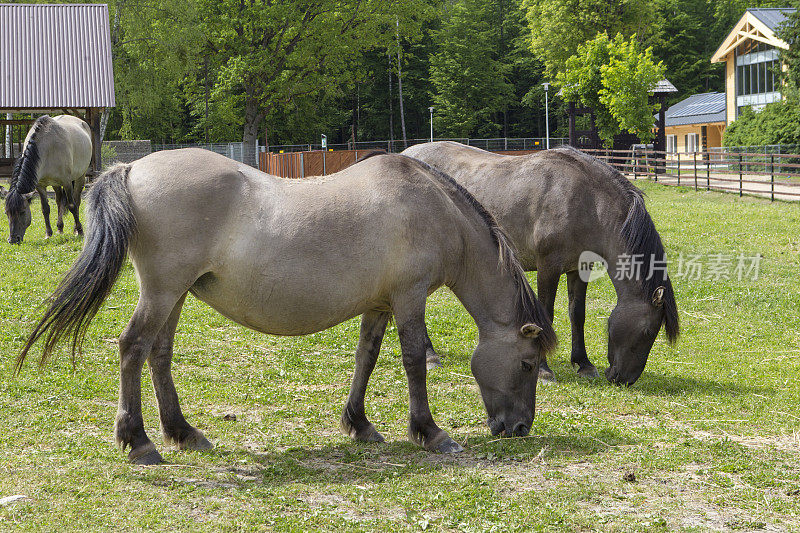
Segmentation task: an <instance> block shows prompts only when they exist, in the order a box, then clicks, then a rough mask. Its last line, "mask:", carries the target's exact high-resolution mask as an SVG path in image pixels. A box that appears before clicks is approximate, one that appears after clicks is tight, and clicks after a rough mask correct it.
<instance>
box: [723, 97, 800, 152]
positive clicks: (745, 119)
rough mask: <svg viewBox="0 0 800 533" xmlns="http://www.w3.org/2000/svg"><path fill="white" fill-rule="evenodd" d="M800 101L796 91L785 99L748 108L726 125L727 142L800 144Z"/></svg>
mask: <svg viewBox="0 0 800 533" xmlns="http://www.w3.org/2000/svg"><path fill="white" fill-rule="evenodd" d="M798 117H800V103H798V97H797V94H796V92H795V93H794V94H791V95H789V96H788V97H787V98H786V99H785V100H781V101H779V102H775V103H772V104H767V105H766V106H764V108H763V109H762V110H761V111H758V112H755V111H753V110H752V109H751V108H749V107H747V108H745V109H744V110H743V111H742V113H741V114H740V115H739V118H737V119H736V120H735V121H734V122H733V123H731V124H730V125H729V126H728V127H727V128H725V133H724V136H723V144H724V145H725V146H755V145H765V144H800V121H798V120H797V119H798Z"/></svg>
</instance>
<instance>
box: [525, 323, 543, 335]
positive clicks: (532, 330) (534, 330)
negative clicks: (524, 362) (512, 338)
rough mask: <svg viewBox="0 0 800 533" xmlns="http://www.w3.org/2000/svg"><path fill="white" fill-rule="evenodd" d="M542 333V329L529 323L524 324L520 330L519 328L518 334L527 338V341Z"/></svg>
mask: <svg viewBox="0 0 800 533" xmlns="http://www.w3.org/2000/svg"><path fill="white" fill-rule="evenodd" d="M541 332H542V328H540V327H539V326H537V325H536V324H534V323H533V322H529V323H528V324H525V325H524V326H522V327H521V328H519V334H520V335H522V336H523V337H528V338H529V339H535V338H536V337H538V336H539V333H541Z"/></svg>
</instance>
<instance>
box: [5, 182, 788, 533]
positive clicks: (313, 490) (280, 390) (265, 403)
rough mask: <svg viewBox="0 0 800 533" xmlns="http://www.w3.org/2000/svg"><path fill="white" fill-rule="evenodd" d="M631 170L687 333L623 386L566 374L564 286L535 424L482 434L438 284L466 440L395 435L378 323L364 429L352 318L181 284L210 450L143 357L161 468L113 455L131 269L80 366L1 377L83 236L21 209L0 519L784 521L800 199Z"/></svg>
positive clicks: (607, 301) (182, 526)
mask: <svg viewBox="0 0 800 533" xmlns="http://www.w3.org/2000/svg"><path fill="white" fill-rule="evenodd" d="M639 185H640V186H641V187H642V188H643V189H644V190H645V191H646V192H647V194H648V200H647V202H648V208H649V209H650V211H651V213H652V215H653V217H654V219H655V221H656V225H657V227H658V228H659V230H660V232H661V235H662V237H663V239H664V241H665V245H666V248H667V250H668V254H669V256H670V260H671V263H672V273H673V277H674V284H675V288H676V293H677V299H678V306H679V308H680V317H681V321H682V326H683V335H682V337H681V339H680V341H679V342H678V344H677V345H676V346H674V347H672V346H669V345H668V344H667V343H666V342H665V340H664V338H663V334H662V335H661V336H659V339H658V340H657V341H656V345H655V346H654V349H653V352H652V354H651V356H650V360H649V362H648V365H647V368H646V370H645V372H644V374H643V375H642V377H641V379H640V380H639V382H637V383H636V384H635V385H634V386H633V387H630V388H620V387H615V386H611V385H609V384H608V383H607V382H606V381H605V379H604V378H601V379H597V380H594V381H586V380H581V379H578V378H577V377H576V375H575V373H574V372H573V370H572V369H571V368H570V366H569V363H568V360H569V345H570V342H569V323H568V319H567V317H566V288H565V286H564V285H563V283H562V287H561V289H560V292H559V299H558V301H557V304H556V306H557V307H556V310H557V311H556V313H557V317H556V330H557V332H558V333H559V336H560V339H561V344H560V346H559V348H558V351H557V353H556V354H554V355H553V356H551V359H550V361H551V365H552V367H553V369H554V371H555V372H556V375H557V377H558V379H559V382H558V383H555V384H551V385H540V386H539V389H538V402H537V416H536V420H535V422H534V425H533V429H532V432H531V435H530V436H528V437H526V438H516V439H498V438H493V437H491V436H490V434H489V431H488V429H487V427H486V426H485V423H484V419H485V412H484V409H483V406H482V404H481V401H480V398H479V395H478V389H477V386H476V385H475V382H474V380H473V378H472V377H471V375H470V371H469V357H470V355H471V353H472V349H473V348H474V346H475V344H476V334H477V332H476V328H475V326H474V323H473V322H472V321H471V319H470V318H469V316H468V315H467V314H466V312H465V311H464V309H463V308H462V307H461V306H460V304H459V303H458V302H457V300H456V299H455V297H454V296H453V295H452V294H451V293H449V292H448V291H446V290H440V291H438V292H436V293H435V294H434V295H433V296H432V297H431V298H430V300H429V307H428V324H429V328H430V332H431V338H432V339H433V341H434V343H435V345H436V346H437V347H438V348H439V349H440V351H441V353H442V354H443V356H444V358H443V361H444V367H443V368H440V369H437V370H436V371H434V372H432V373H431V374H429V377H428V384H429V390H430V396H431V405H432V409H433V413H434V417H435V419H436V420H437V421H438V422H439V425H440V426H442V427H443V428H444V429H446V430H448V431H449V432H450V434H451V436H453V438H455V439H456V440H457V441H459V442H461V443H462V444H464V446H465V447H466V451H465V452H464V453H462V454H459V455H456V456H442V455H434V454H430V453H426V452H424V451H422V450H421V449H418V448H417V447H415V446H413V445H411V444H410V443H409V442H408V441H407V439H406V429H405V428H406V420H407V409H408V398H407V385H406V379H405V376H404V373H403V369H402V365H401V362H400V352H399V344H398V341H397V333H396V329H394V328H391V327H390V330H389V332H388V333H387V337H386V340H385V343H384V347H383V349H382V351H381V355H380V358H379V360H378V365H377V368H376V371H375V374H374V375H373V378H372V380H371V382H370V389H369V391H368V394H367V414H368V416H369V417H370V418H371V419H372V421H373V422H374V423H375V425H376V427H377V428H378V430H379V431H381V432H382V433H383V434H384V435H385V436H386V438H387V442H386V443H385V444H383V445H365V444H359V443H355V442H352V441H351V440H350V439H349V438H348V437H345V436H343V435H342V434H341V433H340V432H339V426H338V424H339V415H340V410H341V408H342V406H343V404H344V401H345V398H346V395H347V391H348V386H349V380H350V375H351V372H352V370H353V352H354V350H355V347H356V343H357V339H358V324H359V323H358V320H357V319H356V320H352V321H349V322H347V323H344V324H342V325H340V326H338V327H335V328H332V329H330V330H327V331H324V332H321V333H318V334H315V335H309V336H306V337H298V338H280V337H271V336H265V335H261V334H258V333H255V332H252V331H249V330H245V329H244V328H241V327H239V326H237V325H234V324H232V323H231V322H229V321H228V320H226V319H225V318H223V317H222V316H220V315H219V314H217V313H216V312H214V311H213V310H211V309H210V308H209V307H207V306H206V305H205V304H202V303H200V302H198V301H197V300H195V299H193V298H192V297H190V298H189V299H188V300H187V304H186V306H185V308H184V312H183V316H182V320H181V324H180V326H179V328H178V336H177V340H176V353H175V359H174V369H173V373H174V375H175V379H176V385H177V388H178V393H179V394H180V396H181V400H182V405H183V409H184V412H185V414H186V416H187V419H188V420H189V421H190V422H191V423H193V424H195V425H196V426H198V427H199V428H201V429H202V430H203V431H205V433H206V436H207V437H208V438H209V439H210V440H211V441H212V442H214V443H215V444H216V448H215V449H214V450H213V451H212V452H208V453H199V452H178V451H177V450H174V449H170V448H165V447H164V446H163V445H162V439H161V436H160V432H159V429H158V417H157V411H156V406H155V399H154V395H153V392H152V388H151V386H150V382H149V374H148V372H147V371H145V374H144V376H145V377H144V379H143V385H144V393H143V402H144V416H145V426H146V428H147V430H148V432H149V434H150V436H151V438H152V439H153V440H154V442H155V443H156V445H157V446H158V447H159V449H160V450H161V451H162V454H163V455H164V457H165V459H166V460H167V461H169V464H167V465H164V466H158V467H136V466H130V465H128V464H127V462H126V458H125V456H124V455H123V454H122V453H121V452H119V451H118V450H117V449H116V447H115V446H114V442H113V437H112V425H113V420H114V415H115V412H116V400H117V385H118V355H117V351H116V348H117V347H116V344H115V342H116V340H115V339H116V337H117V336H118V335H119V333H120V331H121V330H122V328H123V327H124V325H125V324H126V322H127V320H128V318H129V317H130V315H131V312H132V310H133V307H134V304H135V302H136V296H137V287H136V282H135V277H134V273H133V269H132V267H131V266H130V265H128V266H126V267H125V269H124V270H123V274H122V277H121V279H120V282H119V283H118V285H117V287H116V289H115V291H114V293H113V294H112V296H111V297H110V298H109V300H108V301H107V303H106V305H105V306H104V307H103V309H102V310H101V312H100V314H99V315H98V317H97V318H96V319H95V321H94V322H93V324H92V326H91V328H90V329H89V334H88V338H87V346H86V350H85V352H84V354H83V355H82V356H81V357H79V358H78V359H77V361H76V362H75V366H74V368H73V366H72V364H71V362H70V359H69V356H68V355H67V351H66V349H63V350H62V351H61V352H60V354H59V355H58V356H57V357H56V358H54V360H53V361H52V362H51V363H50V364H49V365H48V366H47V367H46V368H44V369H43V370H41V371H40V370H38V369H37V367H36V364H35V363H36V361H35V360H34V356H37V355H38V354H39V353H40V350H39V349H35V350H34V351H33V356H32V357H31V358H30V359H29V360H28V362H27V363H26V365H25V367H24V369H23V372H22V374H21V375H20V376H19V377H14V376H13V375H12V373H11V366H12V360H13V357H14V355H15V354H16V352H17V351H18V350H19V348H20V346H21V345H22V343H23V339H24V337H25V336H26V335H27V333H28V332H29V331H30V329H31V327H32V324H33V323H34V321H35V319H36V318H37V317H38V315H39V314H40V313H41V311H42V302H43V301H45V299H46V298H47V296H48V295H49V294H50V293H51V291H52V290H53V289H54V287H55V285H56V283H57V281H58V280H59V279H60V277H61V275H62V273H63V272H65V271H66V269H67V268H68V267H69V265H70V264H71V262H72V260H73V259H74V257H75V256H76V255H77V253H78V252H79V250H80V247H81V241H80V240H78V239H77V238H75V237H72V236H69V237H56V238H54V239H52V240H49V241H46V240H45V239H44V229H43V224H42V220H41V215H40V214H37V213H38V211H39V210H38V205H35V204H34V206H33V207H34V214H35V217H34V224H33V226H32V227H31V228H30V229H29V230H28V234H27V235H26V241H25V243H24V244H22V245H21V246H19V247H12V246H10V245H7V244H6V243H5V242H2V245H0V276H1V277H0V332H1V333H0V346H1V347H2V354H3V358H2V360H1V361H0V498H3V497H7V496H12V495H24V496H25V498H23V499H20V500H18V501H16V502H14V503H11V504H7V505H0V530H4V531H7V530H35V531H58V530H91V531H109V530H125V531H136V530H154V529H155V530H173V531H174V530H185V531H259V530H281V531H314V530H333V529H337V530H353V531H357V530H384V531H395V530H412V531H413V530H425V529H427V530H450V531H492V530H494V531H528V530H553V531H575V530H605V531H672V530H689V531H705V530H730V531H751V530H768V531H782V530H794V531H800V409H798V407H799V406H800V317H799V316H798V315H799V314H800V313H799V310H800V288H798V274H800V207H798V206H797V205H793V204H785V203H780V202H776V203H775V204H770V203H769V202H768V201H765V200H760V199H753V198H744V199H740V198H738V197H736V196H734V195H723V194H718V193H703V192H700V193H695V192H693V191H689V190H687V189H682V188H677V187H664V186H660V185H656V184H653V183H649V182H639ZM66 226H67V227H68V228H69V229H71V228H72V222H71V220H68V221H67V223H66ZM0 234H1V235H2V237H3V241H4V240H5V237H6V236H7V234H8V227H7V222H6V220H5V217H2V223H1V224H0ZM681 253H682V254H683V255H684V256H690V255H700V256H702V257H709V256H710V255H713V254H727V255H738V254H740V253H743V254H745V255H747V256H752V255H755V254H759V253H760V254H762V255H763V259H762V261H761V263H760V277H759V279H758V280H751V279H745V280H742V281H739V280H738V279H735V278H734V279H728V280H726V279H720V280H712V279H706V278H705V276H701V279H687V278H682V277H675V274H676V269H677V258H678V256H679V255H680V254H681ZM531 279H532V280H534V279H535V277H533V276H531ZM614 302H615V297H614V293H613V290H612V286H611V283H610V280H608V278H605V279H603V280H599V281H597V282H594V283H593V284H592V285H591V286H590V288H589V298H588V304H587V305H588V309H587V347H588V349H589V354H590V357H591V358H592V360H593V361H594V362H595V363H596V364H597V366H598V367H599V368H600V369H601V370H602V369H603V368H605V366H606V361H605V349H606V341H605V324H606V318H607V316H608V313H609V312H610V311H611V309H612V307H613V304H614ZM226 415H235V417H236V419H235V420H230V418H232V417H231V416H227V417H226ZM226 418H227V419H226Z"/></svg>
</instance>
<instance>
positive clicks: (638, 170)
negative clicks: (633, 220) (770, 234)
mask: <svg viewBox="0 0 800 533" xmlns="http://www.w3.org/2000/svg"><path fill="white" fill-rule="evenodd" d="M372 151H373V150H337V151H327V152H325V151H321V150H318V151H311V152H291V153H283V154H273V153H268V152H264V153H261V154H259V155H260V158H259V168H260V169H261V170H262V171H264V172H267V173H268V174H274V175H276V176H282V177H285V178H306V177H311V176H322V175H326V174H332V173H334V172H338V171H340V170H342V169H344V168H347V167H348V166H350V165H352V164H353V163H355V162H356V161H357V160H358V159H359V158H361V157H364V156H365V155H367V154H368V153H370V152H372ZM533 152H534V150H519V151H507V152H506V151H502V152H496V153H502V154H509V155H526V154H531V153H533ZM585 152H587V153H589V154H591V155H593V156H595V157H597V158H598V159H602V160H604V161H606V162H608V163H610V164H611V165H613V166H614V167H616V168H617V169H618V170H620V171H621V172H623V173H624V174H626V175H627V176H628V177H631V178H633V179H638V178H646V179H652V180H654V181H657V182H659V183H663V184H665V185H681V186H685V187H693V188H694V189H695V190H700V189H703V190H709V191H710V190H715V191H723V192H729V193H730V192H733V193H736V194H739V196H743V195H745V194H748V195H754V196H761V197H767V198H769V199H770V200H773V201H774V200H800V154H765V153H749V152H747V153H744V152H743V153H738V152H694V153H692V152H690V153H667V152H661V151H654V150H646V151H645V150H602V149H601V150H585Z"/></svg>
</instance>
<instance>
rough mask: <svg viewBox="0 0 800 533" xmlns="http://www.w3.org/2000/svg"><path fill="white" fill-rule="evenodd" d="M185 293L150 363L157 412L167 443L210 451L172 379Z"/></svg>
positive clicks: (159, 337)
mask: <svg viewBox="0 0 800 533" xmlns="http://www.w3.org/2000/svg"><path fill="white" fill-rule="evenodd" d="M185 300H186V295H185V294H184V295H183V296H182V297H181V299H180V300H179V301H178V303H177V304H175V307H174V309H173V310H172V313H171V314H170V316H169V319H167V323H166V324H164V327H163V328H162V329H161V331H160V332H159V334H158V337H157V338H156V341H155V343H154V344H153V349H152V350H151V352H150V356H149V357H148V358H147V362H148V363H149V366H150V375H151V377H152V380H153V389H154V390H155V393H156V401H157V402H158V414H159V418H160V419H161V432H162V433H163V434H164V441H165V442H166V443H171V444H175V445H176V446H177V447H178V448H179V449H181V450H210V449H211V448H213V447H214V445H213V444H211V442H209V440H208V439H206V437H205V435H203V432H202V431H200V430H199V429H197V428H194V427H192V426H191V425H190V424H189V423H188V422H187V421H186V418H184V416H183V412H182V411H181V406H180V403H179V401H178V393H177V391H176V390H175V383H174V382H173V381H172V369H171V368H172V350H173V345H174V341H175V329H176V328H177V327H178V320H179V319H180V316H181V309H182V308H183V302H184V301H185Z"/></svg>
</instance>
